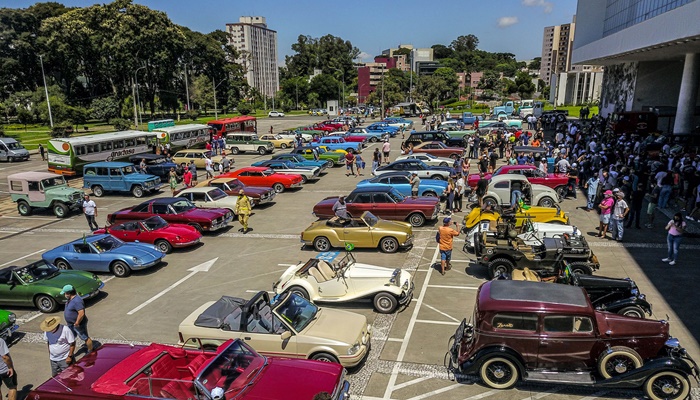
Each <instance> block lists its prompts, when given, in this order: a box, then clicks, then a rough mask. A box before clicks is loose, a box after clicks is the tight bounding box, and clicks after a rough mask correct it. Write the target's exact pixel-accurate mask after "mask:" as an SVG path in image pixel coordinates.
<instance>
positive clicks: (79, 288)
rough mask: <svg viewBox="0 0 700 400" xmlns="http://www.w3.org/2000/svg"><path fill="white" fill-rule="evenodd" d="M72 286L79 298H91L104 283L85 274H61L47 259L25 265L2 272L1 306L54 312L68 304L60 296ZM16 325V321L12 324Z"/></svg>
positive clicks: (0, 277)
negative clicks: (31, 307)
mask: <svg viewBox="0 0 700 400" xmlns="http://www.w3.org/2000/svg"><path fill="white" fill-rule="evenodd" d="M68 284H70V285H73V287H74V288H75V291H76V292H77V294H78V296H80V297H82V298H83V299H91V298H93V297H95V296H97V294H99V293H100V289H102V288H103V287H104V283H102V281H101V280H100V278H98V277H97V275H95V274H92V273H89V272H84V271H62V270H60V269H58V268H57V267H55V266H53V265H51V263H50V262H48V261H45V260H39V261H35V262H33V263H31V264H27V265H24V266H10V267H4V268H2V269H0V304H2V305H5V306H34V307H36V308H38V309H39V311H41V312H44V313H51V312H54V311H56V309H57V308H58V306H59V305H61V304H66V296H64V295H62V294H61V290H62V289H63V286H64V285H68ZM13 322H14V321H13Z"/></svg>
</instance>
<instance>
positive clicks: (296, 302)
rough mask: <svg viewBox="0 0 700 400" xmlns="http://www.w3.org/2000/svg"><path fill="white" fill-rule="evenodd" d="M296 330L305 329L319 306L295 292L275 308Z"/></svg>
mask: <svg viewBox="0 0 700 400" xmlns="http://www.w3.org/2000/svg"><path fill="white" fill-rule="evenodd" d="M275 312H276V313H277V314H278V315H279V316H280V317H281V318H282V319H284V320H285V321H286V322H287V323H288V324H289V325H291V326H292V328H294V330H295V331H297V332H301V331H303V330H304V329H305V328H306V327H307V326H308V325H309V323H311V321H313V320H314V318H315V317H316V314H317V313H318V307H316V306H315V305H314V304H312V303H310V302H309V301H308V300H306V299H305V298H303V297H301V296H297V295H296V294H294V293H290V294H289V296H287V298H286V299H284V302H283V303H282V304H281V305H280V306H278V307H277V308H276V309H275Z"/></svg>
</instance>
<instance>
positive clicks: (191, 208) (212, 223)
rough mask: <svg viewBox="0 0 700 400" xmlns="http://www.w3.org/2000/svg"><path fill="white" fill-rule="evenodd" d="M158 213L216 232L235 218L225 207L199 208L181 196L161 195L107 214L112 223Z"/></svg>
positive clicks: (178, 222)
mask: <svg viewBox="0 0 700 400" xmlns="http://www.w3.org/2000/svg"><path fill="white" fill-rule="evenodd" d="M154 215H158V216H160V217H161V218H163V219H164V220H166V221H168V222H170V223H175V224H187V225H191V226H193V227H195V228H197V230H198V231H200V232H205V231H206V232H214V231H217V230H219V229H223V228H225V227H226V226H227V225H228V223H229V222H231V221H232V220H233V213H232V212H231V211H229V210H227V209H224V208H208V209H203V208H198V207H196V206H195V205H194V204H192V202H190V201H189V200H187V199H185V198H181V197H161V198H157V199H152V200H148V201H144V202H143V203H141V204H139V205H137V206H134V207H128V208H123V209H121V210H119V211H116V212H114V213H112V214H109V215H108V216H107V221H108V222H109V223H111V224H113V223H115V222H117V221H137V220H143V219H146V218H150V217H152V216H154Z"/></svg>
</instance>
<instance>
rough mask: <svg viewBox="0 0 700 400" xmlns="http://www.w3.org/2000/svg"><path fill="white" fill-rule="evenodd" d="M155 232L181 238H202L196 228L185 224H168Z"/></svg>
mask: <svg viewBox="0 0 700 400" xmlns="http://www.w3.org/2000/svg"><path fill="white" fill-rule="evenodd" d="M156 232H167V233H169V234H171V235H179V236H181V237H183V238H191V237H195V238H196V237H202V234H201V233H199V231H198V230H197V228H195V227H193V226H190V225H185V224H168V226H167V227H166V228H163V229H158V230H156Z"/></svg>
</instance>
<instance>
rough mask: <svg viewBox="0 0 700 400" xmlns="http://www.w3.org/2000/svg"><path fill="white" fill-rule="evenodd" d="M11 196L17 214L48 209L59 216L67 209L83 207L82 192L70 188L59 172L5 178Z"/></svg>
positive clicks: (22, 173)
mask: <svg viewBox="0 0 700 400" xmlns="http://www.w3.org/2000/svg"><path fill="white" fill-rule="evenodd" d="M7 186H8V189H9V192H10V198H11V199H12V201H14V202H15V203H17V211H18V212H19V214H20V215H23V216H28V215H32V212H33V210H34V209H40V208H48V209H51V211H53V214H54V215H55V216H56V217H58V218H65V217H67V216H68V214H69V212H70V211H76V210H82V207H83V192H81V191H80V190H78V189H74V188H72V187H69V186H68V184H67V183H66V179H65V178H64V177H63V176H61V175H56V174H52V173H49V172H20V173H17V174H12V175H9V176H8V177H7Z"/></svg>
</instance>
